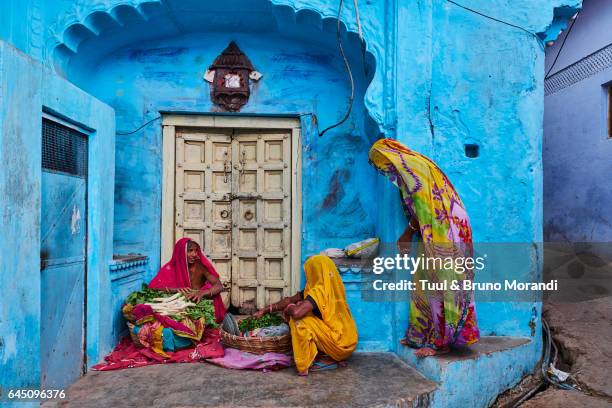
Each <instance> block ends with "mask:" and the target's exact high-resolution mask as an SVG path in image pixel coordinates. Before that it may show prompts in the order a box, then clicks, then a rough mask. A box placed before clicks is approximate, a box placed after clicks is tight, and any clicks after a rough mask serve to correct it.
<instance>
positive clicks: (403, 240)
mask: <svg viewBox="0 0 612 408" xmlns="http://www.w3.org/2000/svg"><path fill="white" fill-rule="evenodd" d="M412 234H413V231H412V230H408V229H406V231H404V233H403V234H402V235H401V236H400V237H399V238H398V239H397V252H398V253H399V254H401V255H403V254H409V253H410V250H411V249H412Z"/></svg>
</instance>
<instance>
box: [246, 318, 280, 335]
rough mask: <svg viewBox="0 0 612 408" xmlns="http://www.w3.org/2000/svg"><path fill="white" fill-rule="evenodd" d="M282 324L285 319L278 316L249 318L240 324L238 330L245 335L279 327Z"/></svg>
mask: <svg viewBox="0 0 612 408" xmlns="http://www.w3.org/2000/svg"><path fill="white" fill-rule="evenodd" d="M282 322H283V319H282V318H281V317H280V316H279V315H277V314H266V315H263V316H262V317H259V318H256V317H252V316H249V317H247V318H246V319H243V320H241V321H240V322H238V328H239V329H240V332H241V333H244V332H247V331H251V330H255V329H259V328H261V327H270V326H278V325H279V324H281V323H282Z"/></svg>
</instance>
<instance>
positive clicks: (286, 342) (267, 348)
mask: <svg viewBox="0 0 612 408" xmlns="http://www.w3.org/2000/svg"><path fill="white" fill-rule="evenodd" d="M226 318H232V319H233V317H232V316H231V315H226ZM281 323H283V319H282V318H281V317H280V316H279V315H277V314H266V315H263V316H262V317H259V318H256V317H253V316H249V317H246V318H244V319H241V320H240V321H238V328H239V330H240V333H242V335H235V334H232V333H229V332H227V331H226V330H224V328H223V327H221V330H220V332H221V340H222V341H223V344H224V345H225V346H227V347H232V348H236V349H238V350H242V351H246V352H249V353H253V354H265V353H270V352H273V353H287V352H290V351H291V335H290V334H289V333H287V334H283V335H281V336H268V337H259V336H249V335H248V334H249V333H250V332H252V331H253V330H256V329H263V328H268V327H273V326H278V325H280V324H281Z"/></svg>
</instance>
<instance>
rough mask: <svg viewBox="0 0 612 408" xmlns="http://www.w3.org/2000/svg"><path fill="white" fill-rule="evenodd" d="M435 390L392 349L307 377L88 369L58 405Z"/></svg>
mask: <svg viewBox="0 0 612 408" xmlns="http://www.w3.org/2000/svg"><path fill="white" fill-rule="evenodd" d="M437 387H438V386H437V384H436V383H435V382H433V381H431V380H428V379H426V378H425V377H423V376H422V375H421V374H420V373H419V372H418V371H416V370H415V369H414V368H412V367H410V366H408V365H407V364H406V363H404V362H403V361H401V360H400V359H399V358H398V357H397V356H396V355H395V354H392V353H355V354H354V355H353V356H352V357H351V358H350V359H349V360H348V366H347V367H342V368H339V369H336V370H329V371H322V372H316V373H311V374H310V375H309V376H308V377H299V376H297V374H296V371H295V368H288V369H284V370H280V371H276V372H268V373H262V372H257V371H239V370H228V369H224V368H220V367H216V366H213V365H211V364H206V363H202V364H167V365H155V366H148V367H140V368H133V369H126V370H117V371H107V372H99V371H91V372H89V373H88V374H86V375H85V376H84V377H83V378H81V379H80V380H78V381H77V382H76V383H75V384H73V385H72V386H70V388H69V389H68V390H67V392H66V394H67V400H66V402H65V405H67V406H69V407H79V408H81V407H101V406H108V407H124V406H133V407H154V406H155V407H157V406H162V407H174V406H189V407H200V406H202V407H204V406H215V407H263V406H265V407H294V406H299V407H411V408H412V407H414V408H421V407H428V406H429V401H430V396H431V394H432V392H434V391H435V390H436V388H437ZM65 405H64V403H62V406H65ZM44 406H53V404H49V403H48V404H46V405H44Z"/></svg>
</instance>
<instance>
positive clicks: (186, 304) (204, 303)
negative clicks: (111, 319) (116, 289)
mask: <svg viewBox="0 0 612 408" xmlns="http://www.w3.org/2000/svg"><path fill="white" fill-rule="evenodd" d="M126 303H128V304H130V305H133V306H135V305H139V304H144V305H148V306H151V308H152V309H153V311H155V312H156V313H159V314H161V315H163V316H169V317H170V318H172V319H174V320H176V321H180V320H181V319H183V318H185V317H188V318H190V319H192V320H198V319H200V318H204V321H205V322H206V325H207V326H213V327H217V323H216V322H215V307H214V305H213V302H212V300H210V299H202V300H201V301H200V302H198V303H197V304H195V303H193V302H191V301H188V300H187V299H186V298H185V296H183V294H181V293H175V294H172V293H168V292H164V291H161V290H155V289H150V288H149V287H147V285H146V284H144V283H143V284H142V288H141V290H138V291H136V292H132V293H130V295H129V296H128V297H127V299H126Z"/></svg>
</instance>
